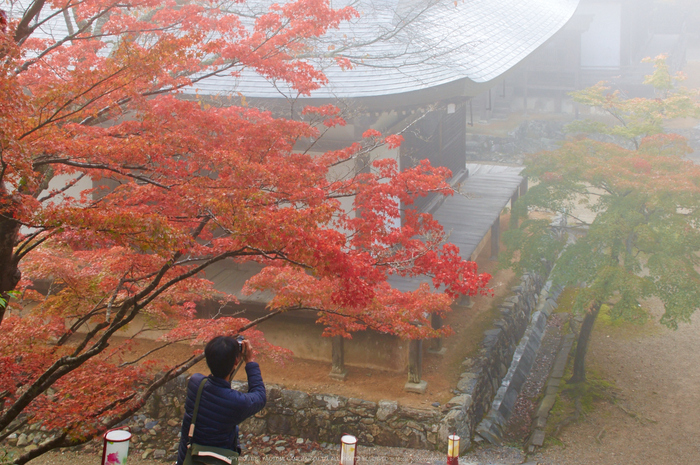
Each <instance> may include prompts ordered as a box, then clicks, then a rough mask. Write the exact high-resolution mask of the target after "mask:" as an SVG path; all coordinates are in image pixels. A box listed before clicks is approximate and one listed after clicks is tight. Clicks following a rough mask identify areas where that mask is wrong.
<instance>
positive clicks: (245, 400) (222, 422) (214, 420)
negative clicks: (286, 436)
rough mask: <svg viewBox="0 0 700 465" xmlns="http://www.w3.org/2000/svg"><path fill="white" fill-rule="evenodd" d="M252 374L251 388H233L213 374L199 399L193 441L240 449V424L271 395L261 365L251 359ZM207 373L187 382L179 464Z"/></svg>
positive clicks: (261, 406) (180, 463)
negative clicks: (201, 386) (245, 391)
mask: <svg viewBox="0 0 700 465" xmlns="http://www.w3.org/2000/svg"><path fill="white" fill-rule="evenodd" d="M245 371H246V373H247V374H248V392H247V393H242V392H238V391H236V390H233V389H231V383H229V382H228V381H226V380H225V379H222V378H217V377H215V376H214V375H209V377H208V379H209V381H207V384H205V385H204V390H203V391H202V398H201V400H200V401H199V412H198V413H197V423H196V425H195V429H194V437H193V442H196V443H197V444H203V445H207V446H214V447H223V448H226V449H231V450H237V449H238V424H239V423H240V422H242V421H243V420H245V419H246V418H248V417H251V416H253V415H255V414H256V413H257V412H259V411H260V410H262V409H263V407H265V402H266V401H267V395H266V394H265V384H263V379H262V374H261V373H260V365H258V364H257V363H256V362H249V363H247V364H246V366H245ZM203 379H204V375H202V374H200V373H195V374H194V375H192V376H191V377H190V380H189V382H188V383H187V399H186V400H185V416H184V418H183V419H182V434H181V437H180V448H179V449H178V452H177V465H182V462H183V461H184V460H185V454H186V452H187V434H188V432H189V429H190V423H191V422H192V412H193V411H194V402H195V400H196V399H197V389H198V388H199V383H201V382H202V380H203Z"/></svg>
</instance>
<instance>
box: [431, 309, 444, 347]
mask: <svg viewBox="0 0 700 465" xmlns="http://www.w3.org/2000/svg"><path fill="white" fill-rule="evenodd" d="M430 325H431V326H432V327H433V329H440V328H442V317H441V316H440V315H437V314H435V313H432V314H431V315H430ZM428 345H429V347H428V352H430V353H431V354H439V355H444V354H445V352H446V351H447V348H446V347H444V345H443V340H442V338H441V337H437V338H434V339H430V341H429V342H428Z"/></svg>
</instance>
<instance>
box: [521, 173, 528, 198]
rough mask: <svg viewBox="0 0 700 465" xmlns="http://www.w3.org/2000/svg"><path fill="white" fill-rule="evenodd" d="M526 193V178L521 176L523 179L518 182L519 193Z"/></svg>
mask: <svg viewBox="0 0 700 465" xmlns="http://www.w3.org/2000/svg"><path fill="white" fill-rule="evenodd" d="M525 194H527V178H526V177H525V176H523V180H522V181H521V182H520V195H521V196H522V195H525Z"/></svg>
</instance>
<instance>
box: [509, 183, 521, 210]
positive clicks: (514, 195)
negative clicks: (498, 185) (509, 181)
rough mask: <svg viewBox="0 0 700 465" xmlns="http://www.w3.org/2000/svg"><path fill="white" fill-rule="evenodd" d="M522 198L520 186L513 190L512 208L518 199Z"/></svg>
mask: <svg viewBox="0 0 700 465" xmlns="http://www.w3.org/2000/svg"><path fill="white" fill-rule="evenodd" d="M519 198H520V188H518V189H515V192H513V195H512V196H511V197H510V209H511V210H512V209H513V205H515V202H517V201H518V199H519Z"/></svg>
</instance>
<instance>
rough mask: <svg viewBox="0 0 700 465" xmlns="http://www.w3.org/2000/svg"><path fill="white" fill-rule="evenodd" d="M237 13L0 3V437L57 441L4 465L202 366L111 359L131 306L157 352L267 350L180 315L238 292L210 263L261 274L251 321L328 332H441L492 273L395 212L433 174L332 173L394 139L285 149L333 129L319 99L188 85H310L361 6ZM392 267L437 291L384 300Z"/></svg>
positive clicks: (435, 180) (383, 169) (85, 432)
mask: <svg viewBox="0 0 700 465" xmlns="http://www.w3.org/2000/svg"><path fill="white" fill-rule="evenodd" d="M248 7H249V5H246V4H244V3H237V2H223V1H222V2H218V1H214V2H175V1H170V2H163V1H162V0H157V1H153V0H121V1H119V2H112V1H111V0H69V1H68V2H65V1H63V2H57V1H50V0H36V1H34V2H33V3H31V5H30V6H29V7H28V8H27V9H25V10H21V11H10V12H8V13H10V14H9V18H10V19H9V22H8V26H7V30H6V32H5V33H2V34H0V55H1V56H2V58H3V59H2V62H0V63H1V64H0V66H2V70H1V72H0V292H1V293H2V301H0V324H1V325H2V331H3V338H2V341H0V365H1V366H2V369H1V370H0V391H2V393H1V395H2V400H3V406H2V411H1V412H0V431H2V432H3V434H8V433H9V432H11V431H12V429H13V427H14V425H17V424H18V422H19V421H20V420H21V419H24V420H26V421H29V422H30V423H38V422H41V423H43V425H44V426H45V427H47V428H50V429H53V430H55V432H56V434H55V436H54V437H53V438H52V439H51V440H49V441H46V442H45V443H43V444H42V445H41V446H40V447H39V448H38V449H36V450H34V451H32V452H28V453H26V454H24V455H23V456H22V457H19V458H18V459H17V463H24V462H26V461H27V460H30V459H32V458H34V457H36V456H38V455H41V454H42V453H44V452H46V451H48V450H51V449H53V448H56V447H63V446H70V445H76V444H80V443H82V442H85V441H86V440H88V439H89V438H91V437H94V436H95V435H96V434H98V433H99V432H100V431H102V430H104V428H106V427H108V426H110V425H114V424H116V423H118V422H119V421H121V420H123V419H125V418H127V417H128V416H129V415H131V414H133V412H135V411H136V410H137V409H138V408H140V407H141V406H143V404H144V402H145V401H146V399H147V398H148V397H149V396H150V395H151V394H152V393H153V392H154V390H155V389H157V388H158V387H159V386H161V385H162V384H163V383H165V382H167V381H168V380H170V379H172V378H174V377H175V376H177V375H179V374H181V373H183V372H185V371H186V370H187V369H188V368H189V367H191V366H192V365H193V364H195V363H196V362H197V361H199V360H201V358H202V356H201V354H199V355H197V354H195V355H193V356H192V358H190V359H188V360H183V361H182V363H180V364H178V365H177V366H171V367H161V368H164V369H165V372H164V373H165V375H164V376H162V374H163V373H161V374H160V376H158V377H155V375H154V374H153V372H152V371H149V370H148V369H147V368H148V367H143V366H141V367H137V366H135V365H133V364H126V365H124V364H123V363H121V361H120V356H121V355H120V354H122V353H123V350H125V348H124V347H120V346H117V345H116V344H115V343H114V341H113V340H112V336H114V335H115V334H118V331H119V330H121V329H123V328H125V327H127V326H128V325H129V324H130V323H132V322H133V321H134V319H135V318H136V317H137V316H139V315H141V316H145V317H146V319H147V320H148V321H151V322H153V323H154V324H158V325H167V326H168V327H169V328H170V332H169V333H168V334H167V335H166V336H164V338H163V339H164V340H165V341H166V343H167V342H173V341H182V340H187V341H190V342H192V343H200V342H202V341H206V340H207V339H209V338H210V337H211V336H212V335H214V334H220V333H226V334H235V333H239V332H243V331H245V332H246V334H247V335H248V337H250V338H252V339H254V340H255V341H256V346H257V347H260V348H261V350H264V351H267V352H268V353H270V354H272V355H273V356H274V354H275V351H274V348H272V347H271V346H270V345H269V344H266V343H265V342H264V338H263V336H262V335H261V334H260V333H259V332H258V331H256V330H255V328H254V327H255V325H256V324H257V323H258V322H259V321H252V322H251V321H247V320H245V319H240V318H232V317H222V318H216V319H197V318H195V307H196V305H197V303H198V302H202V301H205V300H211V299H217V300H221V301H224V302H226V301H235V297H234V296H231V295H225V294H222V293H221V292H219V291H217V290H216V289H214V287H213V285H212V283H211V281H209V280H208V279H207V277H206V274H205V273H206V270H207V267H209V266H210V265H212V264H214V263H217V262H221V261H223V260H228V261H236V262H245V261H255V262H258V263H260V264H261V265H264V268H263V269H262V271H261V272H260V273H259V274H257V275H256V276H254V277H253V278H252V279H250V280H249V281H248V283H247V284H246V288H245V290H246V291H247V292H254V291H258V290H263V291H271V292H272V293H273V295H274V297H273V298H272V300H271V301H270V303H269V305H268V308H269V314H268V315H266V316H265V317H264V318H269V317H272V316H274V315H276V314H279V313H282V312H290V311H295V310H302V309H304V310H314V311H317V312H318V315H319V323H321V324H323V325H324V326H325V328H326V330H325V332H326V334H327V335H342V336H348V335H349V333H350V332H352V331H359V330H364V329H367V328H371V329H374V330H377V331H382V332H387V333H393V334H398V335H401V336H404V337H409V338H419V337H430V336H436V335H438V334H447V333H448V332H449V329H448V328H444V329H442V330H439V331H435V330H433V329H431V327H430V324H429V315H430V314H432V313H438V314H443V313H445V312H446V311H448V310H449V305H450V303H451V300H452V298H454V297H455V296H457V295H460V294H464V295H474V294H476V293H478V292H483V291H484V289H485V286H486V285H487V282H488V279H489V276H488V275H487V274H479V273H478V272H477V269H476V265H475V264H474V263H472V262H468V261H465V260H463V259H461V258H460V256H459V253H458V250H457V249H456V247H454V246H453V245H450V244H449V243H447V242H446V235H445V233H444V232H443V230H442V228H441V227H440V225H439V224H437V223H436V222H435V221H434V220H433V219H432V218H431V216H430V215H427V214H424V213H420V212H417V211H414V210H411V209H406V210H405V211H403V212H401V211H400V210H399V203H398V202H397V200H398V201H399V202H400V205H402V206H410V205H411V204H412V202H413V200H414V199H415V198H417V197H420V196H425V195H427V194H429V193H436V192H437V193H440V194H444V195H450V194H451V193H452V190H451V188H450V186H449V184H447V183H446V179H448V178H449V176H450V175H451V174H450V173H449V171H448V170H447V169H445V168H440V167H433V166H430V164H429V163H427V162H423V163H421V164H419V165H418V166H417V167H415V168H413V169H410V170H405V171H399V170H398V167H397V164H396V162H395V160H392V159H383V160H375V161H373V162H372V169H371V170H370V171H369V172H358V171H357V170H352V169H348V168H349V167H352V166H354V165H353V163H354V161H355V160H356V159H357V158H358V157H366V156H367V154H370V153H371V152H372V150H374V149H375V148H377V147H379V146H381V145H388V146H389V147H396V146H398V144H400V142H401V137H400V135H390V136H388V137H385V136H382V135H381V134H378V133H376V132H372V131H370V132H368V133H366V134H365V137H364V138H363V139H362V140H361V141H358V142H357V143H355V144H353V145H352V146H350V147H347V148H344V149H342V150H336V151H330V152H327V153H323V154H311V153H308V152H303V151H298V150H295V146H298V141H299V140H300V139H308V138H314V137H318V136H319V134H320V133H321V131H322V129H323V128H324V127H328V126H334V125H339V124H344V123H343V120H342V118H341V117H340V115H339V113H338V110H337V109H335V108H334V107H332V106H325V107H320V108H307V109H305V110H304V114H305V117H304V121H295V120H289V119H282V118H279V117H276V116H275V115H273V114H271V113H270V112H266V111H261V110H259V109H256V108H252V107H248V106H246V105H245V102H242V103H243V104H242V105H238V106H236V105H224V104H222V102H226V101H227V100H226V99H220V100H217V99H212V100H210V101H209V103H207V104H205V103H203V102H202V100H201V99H198V98H191V96H189V97H188V96H187V95H185V93H184V90H186V89H187V88H188V87H189V86H191V85H192V84H194V83H198V82H202V81H205V80H206V79H209V78H211V77H213V76H215V75H220V74H222V73H229V74H233V75H239V74H240V73H241V71H242V70H243V69H245V68H248V69H253V70H255V71H256V72H257V73H259V74H260V75H262V76H264V77H266V78H268V79H270V80H282V81H286V82H288V83H290V84H291V85H292V86H293V87H294V88H295V89H297V90H298V91H299V92H300V93H301V94H308V93H309V92H310V91H311V90H313V89H314V88H317V87H318V86H320V85H323V84H324V83H325V77H324V75H323V73H322V72H321V71H319V70H318V69H315V68H314V67H313V66H311V65H310V64H309V62H308V61H307V60H306V59H304V57H305V56H311V55H314V54H316V51H315V50H314V48H313V47H314V38H315V37H319V36H321V35H323V34H325V33H326V31H328V29H329V28H334V27H336V26H337V25H338V24H339V23H340V22H341V21H344V20H348V19H350V18H352V17H354V16H356V12H355V11H354V10H352V9H350V8H343V9H339V10H335V9H333V8H331V7H330V4H329V3H328V2H327V1H324V0H298V1H292V2H289V3H285V4H283V5H273V6H271V7H270V8H269V9H268V10H267V11H265V12H261V13H259V14H253V12H252V11H251V9H250V8H248ZM244 12H247V13H244ZM248 13H250V14H248ZM57 25H61V27H58V26H57ZM331 59H338V60H340V61H341V63H340V64H341V65H343V66H345V62H344V61H343V60H342V57H332V58H331ZM340 173H342V175H341V174H340ZM342 199H352V203H353V208H352V209H351V210H349V211H348V210H347V209H346V208H343V203H342V202H341V200H342ZM398 218H402V221H401V226H400V227H395V223H396V221H390V220H396V219H398ZM391 275H400V276H416V275H427V276H430V277H432V284H433V285H432V286H429V285H427V284H424V285H422V286H421V287H419V288H418V289H417V290H416V291H414V292H399V291H397V290H395V289H392V288H391V286H389V284H388V283H387V278H388V277H389V276H391ZM42 284H43V285H45V287H46V289H43V290H42V289H41V285H42ZM37 289H38V290H42V292H37ZM438 289H441V290H439V291H438ZM20 304H22V305H20ZM108 346H109V350H107V348H108ZM105 380H109V382H105ZM96 386H100V389H96V388H95V387H96Z"/></svg>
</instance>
